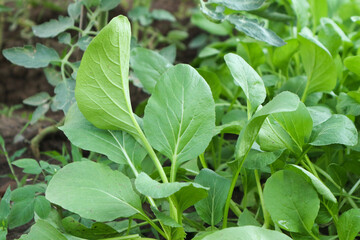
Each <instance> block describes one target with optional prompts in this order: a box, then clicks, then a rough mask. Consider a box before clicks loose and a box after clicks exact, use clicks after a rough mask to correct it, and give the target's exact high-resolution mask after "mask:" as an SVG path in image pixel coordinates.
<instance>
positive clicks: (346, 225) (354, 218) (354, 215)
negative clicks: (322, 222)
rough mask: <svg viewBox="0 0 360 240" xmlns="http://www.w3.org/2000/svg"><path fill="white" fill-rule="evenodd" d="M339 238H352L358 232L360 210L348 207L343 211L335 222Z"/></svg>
mask: <svg viewBox="0 0 360 240" xmlns="http://www.w3.org/2000/svg"><path fill="white" fill-rule="evenodd" d="M337 230H338V234H339V239H340V240H354V239H355V238H356V236H357V235H358V234H359V232H360V210H359V209H350V210H348V211H346V212H345V213H343V214H342V215H341V216H340V218H339V222H338V224H337Z"/></svg>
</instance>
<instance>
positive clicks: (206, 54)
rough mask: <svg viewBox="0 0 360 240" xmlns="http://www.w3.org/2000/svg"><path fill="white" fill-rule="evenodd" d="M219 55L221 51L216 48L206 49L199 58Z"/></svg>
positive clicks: (200, 53)
mask: <svg viewBox="0 0 360 240" xmlns="http://www.w3.org/2000/svg"><path fill="white" fill-rule="evenodd" d="M219 53H220V50H218V49H216V48H212V47H205V48H203V49H202V50H201V51H200V52H199V55H198V57H199V58H207V57H212V56H216V55H217V54H219Z"/></svg>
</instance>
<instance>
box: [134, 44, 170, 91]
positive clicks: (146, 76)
mask: <svg viewBox="0 0 360 240" xmlns="http://www.w3.org/2000/svg"><path fill="white" fill-rule="evenodd" d="M130 65H131V68H132V69H133V70H134V72H135V75H136V77H138V78H139V80H140V82H141V83H142V85H143V86H144V88H145V89H146V91H148V92H149V93H152V92H153V91H154V89H155V85H156V83H157V81H159V79H160V76H161V75H162V74H163V73H164V72H166V70H167V69H168V68H169V67H171V66H172V64H171V63H170V62H169V61H168V60H167V59H166V58H165V57H163V56H161V55H160V54H159V53H157V52H155V51H152V50H150V49H146V48H140V47H138V48H135V49H133V50H132V51H131V57H130Z"/></svg>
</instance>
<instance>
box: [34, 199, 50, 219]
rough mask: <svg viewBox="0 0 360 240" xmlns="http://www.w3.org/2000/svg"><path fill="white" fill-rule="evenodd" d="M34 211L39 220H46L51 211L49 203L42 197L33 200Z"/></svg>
mask: <svg viewBox="0 0 360 240" xmlns="http://www.w3.org/2000/svg"><path fill="white" fill-rule="evenodd" d="M34 210H35V212H36V214H37V215H38V216H39V217H40V218H46V217H47V216H48V215H49V213H50V211H51V205H50V202H49V201H48V200H46V198H45V197H44V196H38V197H36V198H35V205H34Z"/></svg>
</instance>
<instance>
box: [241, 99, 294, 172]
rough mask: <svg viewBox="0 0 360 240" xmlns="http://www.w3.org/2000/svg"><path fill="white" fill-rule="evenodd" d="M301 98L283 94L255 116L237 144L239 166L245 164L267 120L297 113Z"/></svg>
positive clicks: (244, 129) (243, 130) (242, 132)
mask: <svg viewBox="0 0 360 240" xmlns="http://www.w3.org/2000/svg"><path fill="white" fill-rule="evenodd" d="M299 102H300V100H299V97H298V96H297V95H295V94H293V93H290V92H282V93H280V94H278V95H277V96H276V97H274V98H273V100H271V101H270V102H269V103H267V104H266V105H265V106H264V107H263V108H262V109H260V110H259V111H258V112H256V113H255V114H254V116H253V117H252V118H251V119H250V121H249V122H248V123H247V125H246V126H245V127H244V128H243V129H242V130H241V132H240V136H239V138H238V140H237V143H236V152H235V159H236V160H237V161H238V166H241V165H242V164H243V162H244V160H245V159H244V157H245V156H246V155H247V153H248V152H249V151H250V148H251V146H252V145H253V143H254V141H255V139H256V137H257V135H258V133H259V131H260V128H261V126H262V124H263V122H264V121H265V119H266V118H267V117H268V116H269V115H270V114H272V113H278V112H291V111H295V110H296V109H297V108H298V106H299Z"/></svg>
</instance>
